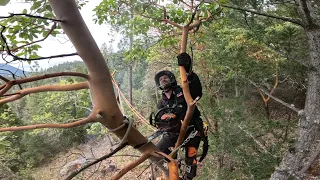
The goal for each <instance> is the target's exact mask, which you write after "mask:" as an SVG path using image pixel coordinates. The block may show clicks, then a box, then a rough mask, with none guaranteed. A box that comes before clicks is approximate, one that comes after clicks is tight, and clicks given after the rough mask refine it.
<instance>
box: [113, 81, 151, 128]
mask: <svg viewBox="0 0 320 180" xmlns="http://www.w3.org/2000/svg"><path fill="white" fill-rule="evenodd" d="M112 83H113V84H114V86H115V87H116V89H117V90H118V92H119V94H120V95H121V97H122V99H123V100H124V101H125V103H126V104H127V105H128V107H129V108H130V109H131V111H132V112H133V113H134V114H135V115H136V116H137V117H138V118H139V119H140V121H141V122H143V123H144V124H146V125H147V127H149V128H150V129H152V130H153V131H155V130H156V128H154V127H153V126H151V125H150V124H149V123H148V121H147V119H146V118H144V117H143V116H142V115H141V114H140V113H139V112H138V111H137V110H136V109H135V108H134V107H133V106H132V105H131V104H130V102H129V101H128V99H127V98H126V97H125V95H124V94H123V93H122V91H121V90H120V88H119V86H118V84H117V83H116V81H115V79H114V78H113V77H112Z"/></svg>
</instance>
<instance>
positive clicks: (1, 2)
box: [0, 0, 10, 6]
mask: <svg viewBox="0 0 320 180" xmlns="http://www.w3.org/2000/svg"><path fill="white" fill-rule="evenodd" d="M9 2H10V0H0V6H5V5H7V4H8V3H9Z"/></svg>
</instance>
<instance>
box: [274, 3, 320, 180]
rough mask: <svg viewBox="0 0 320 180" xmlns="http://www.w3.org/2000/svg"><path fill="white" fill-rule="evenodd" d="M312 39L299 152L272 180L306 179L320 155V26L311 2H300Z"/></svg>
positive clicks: (288, 158)
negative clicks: (310, 168) (315, 159)
mask: <svg viewBox="0 0 320 180" xmlns="http://www.w3.org/2000/svg"><path fill="white" fill-rule="evenodd" d="M297 3H298V4H299V11H300V14H301V17H302V20H303V23H304V28H305V31H306V34H307V37H308V44H309V52H310V53H309V55H310V62H309V65H310V70H309V72H308V90H307V94H306V102H305V107H304V114H302V115H300V129H299V137H298V140H297V142H296V144H295V150H294V151H291V152H288V153H287V154H286V156H285V157H284V158H283V160H282V162H281V164H280V166H279V167H278V168H277V169H276V171H275V172H274V173H273V174H272V176H271V179H275V180H282V179H288V178H290V177H294V178H296V179H302V178H303V177H304V176H305V172H306V171H307V169H308V168H309V167H310V165H311V163H312V162H313V161H314V158H315V157H316V156H317V155H318V154H319V150H320V149H319V147H318V146H319V145H318V144H319V141H320V133H319V130H320V73H319V72H320V23H319V17H317V16H316V8H315V7H312V5H311V1H310V0H297Z"/></svg>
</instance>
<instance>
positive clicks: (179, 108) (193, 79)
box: [150, 53, 208, 180]
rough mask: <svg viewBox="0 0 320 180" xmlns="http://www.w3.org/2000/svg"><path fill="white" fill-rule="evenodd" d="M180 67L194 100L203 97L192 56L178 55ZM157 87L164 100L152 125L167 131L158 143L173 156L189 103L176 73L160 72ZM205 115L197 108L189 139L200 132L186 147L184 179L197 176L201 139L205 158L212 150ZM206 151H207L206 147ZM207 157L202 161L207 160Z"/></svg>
mask: <svg viewBox="0 0 320 180" xmlns="http://www.w3.org/2000/svg"><path fill="white" fill-rule="evenodd" d="M177 58H178V65H179V66H183V67H184V68H185V69H186V72H187V73H188V81H189V88H190V93H191V96H192V98H193V99H195V98H196V97H199V98H200V97H201V96H202V86H201V83H200V80H199V77H198V76H197V74H195V73H194V72H192V70H191V67H192V63H191V62H192V61H191V57H190V56H189V55H188V54H187V53H181V54H179V55H178V57H177ZM155 82H156V85H157V86H158V87H159V88H160V89H161V90H162V99H161V100H160V102H159V103H158V113H157V114H156V116H155V118H154V121H155V122H154V123H153V122H152V118H150V119H151V120H150V123H151V124H153V125H155V126H156V127H157V128H159V129H161V130H164V133H163V134H162V138H161V139H160V141H159V142H158V143H157V147H158V148H159V149H160V150H161V151H162V152H164V153H166V154H170V152H171V151H170V148H171V147H174V146H175V143H176V141H177V139H178V136H179V132H180V128H181V121H183V119H184V116H185V115H186V112H187V107H188V106H187V103H186V101H185V98H184V95H183V91H182V88H181V87H180V86H178V85H177V81H176V78H175V76H174V74H173V73H172V72H170V71H166V70H164V71H160V72H158V73H157V74H156V75H155ZM200 116H201V114H200V111H199V110H198V108H197V107H196V108H195V111H194V114H193V116H192V119H191V121H190V123H189V128H188V131H187V134H186V136H185V137H188V135H189V134H190V133H191V132H195V130H196V131H197V134H196V136H195V137H194V138H192V139H191V140H190V141H188V142H187V144H186V145H185V153H186V165H187V167H186V172H185V174H184V176H183V179H187V180H190V179H193V178H194V177H195V176H196V171H197V162H198V161H197V158H196V155H197V151H198V148H199V144H200V142H201V140H204V139H205V140H204V144H205V145H206V150H204V152H203V155H204V156H205V155H206V153H207V149H208V141H207V138H206V137H204V131H203V122H202V119H201V118H200ZM204 149H205V148H204ZM204 156H203V157H201V158H200V160H201V161H202V160H203V158H204Z"/></svg>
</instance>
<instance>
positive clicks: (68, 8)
mask: <svg viewBox="0 0 320 180" xmlns="http://www.w3.org/2000/svg"><path fill="white" fill-rule="evenodd" d="M49 2H50V4H51V6H52V9H53V11H54V13H55V14H56V16H57V19H59V20H62V23H60V25H61V27H62V29H63V30H64V32H65V33H66V34H67V36H68V37H69V39H70V41H71V42H72V44H73V45H74V47H75V48H76V50H77V52H78V54H79V56H80V57H81V58H82V60H83V61H84V63H85V65H86V67H87V70H88V73H89V80H88V82H89V86H90V93H91V96H92V103H93V106H94V108H93V112H95V113H97V117H98V116H99V122H100V123H101V124H103V125H104V126H105V127H107V128H108V129H115V128H117V127H119V126H120V125H121V124H122V123H123V120H124V117H123V115H122V113H121V111H120V109H119V107H118V105H117V102H116V98H115V94H114V90H113V87H112V81H111V75H110V72H109V70H108V67H107V65H106V63H105V61H104V58H103V56H102V54H101V52H100V50H99V48H98V46H97V44H96V43H95V41H94V39H93V37H92V35H91V34H90V32H89V30H88V28H87V26H86V24H85V22H84V21H83V19H82V17H81V14H80V12H79V10H78V8H77V5H76V3H75V1H74V0H63V1H61V0H49ZM114 133H115V134H116V135H117V137H119V138H120V139H122V138H123V136H124V134H125V133H126V128H122V129H120V130H117V131H115V132H114ZM127 142H128V143H129V144H130V145H131V146H136V145H139V144H143V143H145V142H147V139H146V138H145V137H144V136H143V135H142V134H141V133H140V132H139V131H138V130H137V129H135V128H131V130H130V132H129V135H128V138H127ZM138 150H139V151H140V152H142V153H145V152H150V151H154V150H156V147H155V146H154V144H152V143H148V144H146V145H144V146H142V147H140V148H138Z"/></svg>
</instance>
